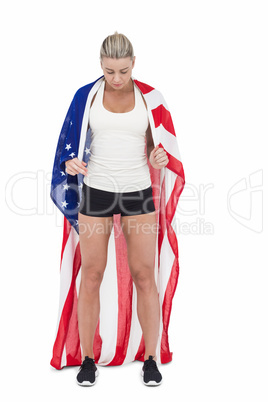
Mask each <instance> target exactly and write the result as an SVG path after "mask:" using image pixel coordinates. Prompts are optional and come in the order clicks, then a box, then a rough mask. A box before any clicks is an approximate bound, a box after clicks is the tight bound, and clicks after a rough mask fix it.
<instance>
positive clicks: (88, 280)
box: [81, 266, 105, 292]
mask: <svg viewBox="0 0 268 402" xmlns="http://www.w3.org/2000/svg"><path fill="white" fill-rule="evenodd" d="M104 269H105V267H93V266H91V267H82V275H81V286H82V287H83V288H84V289H85V291H86V292H94V291H98V290H99V288H100V285H101V282H102V279H103V275H104Z"/></svg>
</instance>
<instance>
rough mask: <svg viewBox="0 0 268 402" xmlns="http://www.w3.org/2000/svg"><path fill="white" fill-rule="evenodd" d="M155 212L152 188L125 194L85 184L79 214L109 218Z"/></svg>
mask: <svg viewBox="0 0 268 402" xmlns="http://www.w3.org/2000/svg"><path fill="white" fill-rule="evenodd" d="M153 211H155V205H154V201H153V193H152V186H150V187H148V188H146V189H145V190H138V191H131V192H125V193H114V192H112V191H103V190H99V189H96V188H93V187H89V186H87V185H86V184H85V183H83V188H82V197H81V203H80V207H79V212H80V213H81V214H83V215H89V216H96V217H107V216H113V215H114V214H121V216H130V215H140V214H148V213H150V212H153Z"/></svg>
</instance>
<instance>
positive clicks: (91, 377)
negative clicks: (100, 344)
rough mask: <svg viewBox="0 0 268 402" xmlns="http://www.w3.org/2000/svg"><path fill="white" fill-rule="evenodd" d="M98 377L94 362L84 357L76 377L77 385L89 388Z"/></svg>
mask: <svg viewBox="0 0 268 402" xmlns="http://www.w3.org/2000/svg"><path fill="white" fill-rule="evenodd" d="M98 375H99V372H98V369H97V367H96V365H95V360H94V359H91V358H90V357H88V356H86V357H85V360H84V361H83V363H82V365H81V367H80V370H79V373H78V374H77V377H76V381H77V384H79V385H83V386H85V387H90V386H91V385H94V384H95V383H96V377H97V376H98Z"/></svg>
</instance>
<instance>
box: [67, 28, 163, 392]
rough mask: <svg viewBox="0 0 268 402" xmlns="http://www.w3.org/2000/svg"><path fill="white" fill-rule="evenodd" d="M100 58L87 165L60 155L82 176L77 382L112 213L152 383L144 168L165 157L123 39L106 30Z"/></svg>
mask: <svg viewBox="0 0 268 402" xmlns="http://www.w3.org/2000/svg"><path fill="white" fill-rule="evenodd" d="M100 61H101V68H102V71H103V77H102V78H101V79H100V80H99V85H98V90H97V91H96V93H95V94H94V96H93V97H92V99H91V101H90V105H89V119H88V120H89V123H88V124H89V126H88V128H89V129H90V132H91V139H90V140H91V144H90V150H87V152H88V153H89V152H90V157H89V160H88V163H86V162H84V161H83V160H82V159H81V158H79V157H78V156H77V154H76V153H75V152H74V153H73V154H72V153H71V154H70V152H71V149H70V150H68V153H69V156H68V155H67V156H64V155H63V156H62V157H61V164H62V163H65V174H66V175H67V176H68V177H73V178H74V177H75V176H77V175H79V174H80V175H83V183H82V185H81V187H82V194H81V197H80V203H79V211H78V226H79V243H80V252H81V282H80V288H79V297H78V304H77V317H78V329H79V339H80V342H81V348H82V365H81V367H80V369H79V372H78V374H77V383H78V384H79V385H83V386H91V385H94V384H95V382H96V377H97V376H98V374H99V371H98V368H97V366H96V360H95V356H94V337H95V333H96V328H97V325H98V321H99V316H100V308H101V306H100V287H101V284H102V280H103V276H104V273H105V269H106V266H107V257H108V256H107V251H108V243H109V238H110V235H111V231H112V227H113V217H114V215H115V214H120V215H121V217H120V223H121V227H122V231H123V234H124V237H125V240H126V244H127V258H128V266H129V270H130V273H131V277H132V279H133V282H134V284H135V288H136V292H137V315H138V319H139V323H140V326H141V329H142V336H143V340H144V345H145V352H144V355H143V361H144V364H143V367H142V371H141V373H142V379H143V382H144V384H145V385H160V384H161V382H162V375H161V373H160V371H159V369H158V366H157V358H156V355H157V350H156V349H157V344H158V340H159V328H160V304H159V295H158V290H157V286H156V281H155V250H156V245H157V244H156V242H157V219H156V208H155V202H154V199H153V189H152V182H151V174H150V169H156V170H161V169H163V168H165V167H166V166H167V165H168V163H169V157H168V154H167V152H166V151H165V149H164V147H161V146H159V144H156V146H155V144H154V141H153V137H152V130H151V124H150V123H149V117H148V108H147V104H146V101H145V99H144V96H143V94H142V92H141V91H140V90H139V89H138V87H137V86H136V85H135V82H134V80H133V78H132V70H133V68H134V66H135V56H134V52H133V47H132V44H131V42H130V41H129V40H128V38H127V37H126V36H124V35H123V34H118V33H117V32H116V33H115V34H114V35H110V36H108V37H107V38H106V39H105V40H104V41H103V43H102V46H101V51H100ZM78 118H79V117H78ZM72 123H73V122H72ZM67 142H68V141H67ZM145 145H146V152H145ZM68 146H69V147H71V142H70V144H67V145H66V147H68ZM146 153H147V157H148V160H149V163H150V165H151V166H150V167H149V165H148V162H147V157H146ZM70 155H71V157H70ZM71 182H72V179H70V183H71ZM66 188H68V187H66ZM66 205H68V203H67V202H66ZM144 228H146V230H143V229H144Z"/></svg>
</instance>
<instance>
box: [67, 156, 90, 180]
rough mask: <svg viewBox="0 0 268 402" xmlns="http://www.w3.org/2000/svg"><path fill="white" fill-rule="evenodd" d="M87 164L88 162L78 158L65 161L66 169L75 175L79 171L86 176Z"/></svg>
mask: <svg viewBox="0 0 268 402" xmlns="http://www.w3.org/2000/svg"><path fill="white" fill-rule="evenodd" d="M86 165H87V164H86V162H83V161H82V162H81V161H80V160H79V159H78V158H73V159H69V160H68V161H66V162H65V171H66V173H68V174H70V175H72V176H75V175H76V174H78V173H82V174H83V175H84V176H86V175H87V169H86V167H85V166H86Z"/></svg>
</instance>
